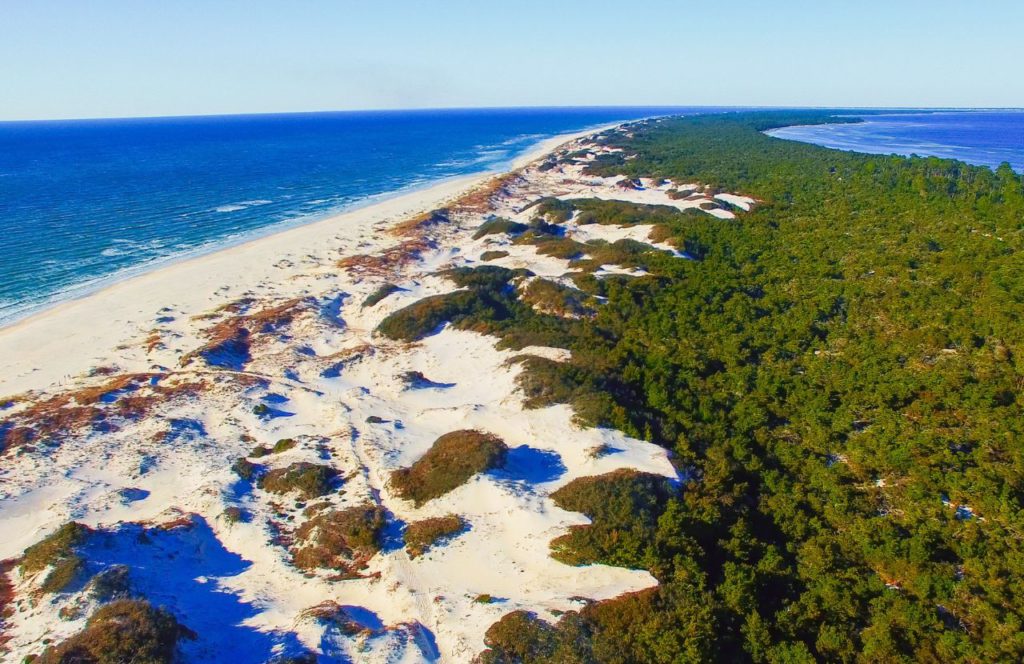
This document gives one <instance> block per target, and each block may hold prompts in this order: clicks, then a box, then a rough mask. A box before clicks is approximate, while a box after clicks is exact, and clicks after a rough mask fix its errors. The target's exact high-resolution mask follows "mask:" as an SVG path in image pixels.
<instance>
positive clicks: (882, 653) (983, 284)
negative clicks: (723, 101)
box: [483, 113, 1024, 662]
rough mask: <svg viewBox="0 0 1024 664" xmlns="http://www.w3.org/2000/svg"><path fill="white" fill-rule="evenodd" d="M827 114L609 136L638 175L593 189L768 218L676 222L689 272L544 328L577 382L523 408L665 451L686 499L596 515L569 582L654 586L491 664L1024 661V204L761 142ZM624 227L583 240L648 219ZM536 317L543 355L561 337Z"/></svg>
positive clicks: (515, 621) (502, 653)
mask: <svg viewBox="0 0 1024 664" xmlns="http://www.w3.org/2000/svg"><path fill="white" fill-rule="evenodd" d="M823 119H824V118H823V117H822V116H821V115H820V114H814V113H750V114H729V115H721V116H705V117H691V118H679V119H667V120H662V121H659V122H648V123H641V124H637V125H633V126H632V127H630V132H629V133H628V134H623V133H609V134H606V135H605V137H604V138H603V140H604V141H605V142H606V143H607V144H608V145H610V146H613V147H621V148H622V149H623V150H624V153H625V154H635V155H636V157H635V158H632V159H628V160H627V159H623V158H622V157H621V156H620V157H615V156H614V155H613V156H611V157H605V158H603V159H601V160H599V161H598V162H597V163H595V164H593V165H592V166H590V170H591V172H594V173H598V174H602V175H622V174H624V175H626V176H628V177H659V178H670V179H672V180H673V181H675V182H678V183H686V182H699V183H703V184H707V185H711V186H713V187H720V188H721V189H722V190H723V191H730V192H738V193H743V194H746V195H750V196H753V197H755V198H756V199H758V201H759V204H758V205H756V206H755V208H754V209H753V210H752V211H750V212H741V213H739V214H738V216H737V219H735V220H720V219H715V218H712V217H710V216H707V215H704V216H700V215H692V214H690V215H687V214H677V215H673V214H668V213H666V212H665V210H664V209H658V210H657V211H656V212H652V214H656V215H657V217H658V221H659V223H660V224H661V226H662V230H661V233H662V234H663V235H664V236H666V237H669V238H672V239H674V240H675V242H676V244H677V246H680V247H683V246H685V247H686V249H687V251H688V253H690V255H691V256H694V257H696V260H682V259H678V258H673V257H671V256H670V255H669V254H667V253H665V254H656V255H645V256H644V262H645V267H646V268H647V269H648V270H649V271H650V273H651V274H650V275H649V276H645V277H641V278H627V277H608V278H605V279H594V278H587V277H586V276H585V275H584V276H581V278H578V279H577V280H576V282H577V284H578V285H580V287H581V288H582V289H584V290H585V291H587V292H588V293H590V294H591V295H599V296H601V297H602V298H606V300H604V302H605V304H603V306H601V307H600V308H599V309H598V312H597V314H596V316H594V317H593V318H591V319H589V320H588V321H587V323H586V324H580V325H573V326H567V325H566V324H565V323H564V321H563V322H558V323H555V322H553V321H552V323H551V325H552V329H553V330H557V333H556V334H555V335H553V338H554V337H557V339H558V340H559V341H560V342H562V343H561V344H560V345H568V346H569V347H570V348H571V350H572V353H573V360H572V364H571V365H569V366H565V367H558V366H552V363H547V364H545V363H543V362H535V363H533V365H534V366H532V367H528V369H529V371H528V375H527V377H526V378H525V382H524V385H526V386H527V387H529V388H532V390H533V391H532V394H534V396H536V395H541V397H540V398H539V401H540V402H544V400H545V395H547V396H546V398H547V399H548V400H559V399H561V400H567V401H572V402H573V403H575V404H576V405H577V406H578V411H579V412H580V413H581V415H582V416H583V417H584V418H585V419H587V420H589V421H590V422H591V423H592V424H602V425H607V426H612V427H615V428H618V429H621V430H624V431H626V432H628V433H630V434H632V435H636V436H639V437H643V438H646V439H648V440H651V441H653V442H655V443H658V444H660V445H662V446H664V447H666V448H668V449H670V450H671V451H672V452H673V453H674V460H675V462H676V463H677V464H678V466H679V468H680V470H681V472H682V474H683V476H684V477H685V478H686V481H685V482H684V483H683V485H682V487H681V488H680V489H679V490H678V491H676V492H675V493H672V494H670V495H665V494H664V492H663V491H662V490H659V493H658V495H657V499H656V500H653V499H651V500H645V501H640V502H639V503H637V504H640V503H642V504H644V505H645V508H644V509H643V510H639V511H637V516H636V520H637V522H636V523H629V522H628V519H627V520H626V522H624V521H623V519H622V514H623V513H624V512H623V511H622V510H619V511H615V510H613V509H611V508H606V509H605V510H603V511H602V512H599V513H596V514H595V517H594V526H592V527H591V528H592V529H593V532H592V533H590V534H589V535H587V534H584V533H579V532H574V533H573V535H572V536H571V537H569V538H562V539H561V540H560V541H559V542H558V544H557V555H559V556H560V557H561V559H563V560H573V561H578V562H587V561H591V560H604V561H607V562H610V563H619V564H621V563H622V562H623V560H627V561H629V562H631V564H633V565H635V566H643V567H646V568H648V569H649V570H650V571H651V572H652V573H653V574H654V575H655V576H657V577H658V579H659V581H660V585H659V587H658V589H657V590H655V591H651V592H647V593H641V594H638V595H634V596H629V597H625V598H621V599H619V600H613V601H610V602H605V603H600V604H597V605H593V606H590V607H588V608H586V609H584V610H582V611H580V612H578V613H577V612H574V613H570V614H567V615H565V616H563V618H562V619H561V620H560V621H559V622H558V623H556V624H555V625H548V624H546V623H543V622H541V621H538V619H536V618H535V617H532V616H529V615H524V614H520V613H517V614H513V615H510V616H508V617H507V619H506V620H505V621H503V622H502V623H499V624H497V625H495V626H494V628H492V630H491V632H489V633H488V643H489V645H490V646H491V648H490V650H488V651H487V652H486V653H485V654H484V656H483V658H484V659H485V660H487V661H508V662H512V661H551V662H555V661H559V662H562V661H594V660H599V661H608V662H627V661H651V662H676V661H694V660H707V659H714V660H718V661H754V662H801V661H815V660H818V661H842V662H854V661H863V662H901V661H926V662H948V661H961V662H983V661H1021V660H1022V659H1024V542H1022V536H1024V515H1022V512H1021V504H1022V498H1024V493H1022V492H1024V476H1022V473H1024V442H1022V441H1024V439H1022V431H1021V430H1022V428H1024V418H1022V405H1024V395H1022V394H1021V389H1022V386H1024V327H1022V325H1021V321H1020V317H1021V314H1022V312H1024V302H1022V301H1024V266H1022V263H1021V256H1019V255H1018V254H1017V252H1018V251H1021V249H1022V237H1021V229H1022V226H1024V186H1022V181H1021V178H1020V176H1018V175H1017V174H1015V173H1014V172H1013V171H1012V170H1011V169H1010V168H1009V167H1008V166H1004V167H1001V168H999V169H996V170H995V171H993V170H991V169H987V168H981V167H973V166H969V165H966V164H963V163H960V162H956V161H951V160H944V159H937V158H902V157H889V156H869V155H862V154H856V153H849V152H839V151H834V150H828V149H824V148H818V147H815V146H810V145H805V144H801V143H795V142H789V141H782V140H778V139H774V138H770V137H768V136H765V135H764V134H762V133H761V131H762V130H764V129H767V128H770V127H774V126H782V125H788V124H797V123H813V122H820V121H822V120H823ZM612 208H614V206H593V207H592V208H590V209H588V211H587V213H588V215H590V216H591V217H596V219H593V218H592V219H589V220H590V221H598V222H599V221H600V218H601V217H602V216H615V215H618V216H619V217H620V218H621V217H622V215H626V216H629V215H636V214H637V211H636V210H635V209H623V210H618V211H615V210H614V209H612ZM556 221H557V220H556ZM510 311H511V312H512V315H520V314H516V311H518V310H516V309H515V308H512V309H511V310H510ZM520 317H521V318H522V319H523V320H524V322H525V321H526V318H529V321H528V324H529V326H530V329H531V330H532V332H531V335H532V336H531V339H533V340H534V341H536V337H537V335H538V334H540V333H539V332H537V330H538V329H542V328H543V320H544V317H541V316H536V315H532V314H531V315H527V314H521V315H520ZM495 328H499V329H500V331H501V333H503V334H505V335H506V337H508V336H512V337H514V336H515V334H516V332H515V331H514V330H513V328H514V324H513V323H512V322H510V321H509V320H504V321H503V322H502V323H501V325H500V326H491V329H495ZM566 339H568V342H567V343H566ZM538 383H541V385H540V387H538ZM544 385H548V386H549V387H550V389H548V390H547V391H545V389H543V388H544ZM552 386H553V387H552ZM535 401H537V399H535ZM637 486H640V485H637ZM594 490H595V489H594V487H588V489H587V491H588V492H593V491H594ZM637 490H639V489H637ZM631 491H633V490H630V491H624V490H623V486H622V485H621V478H619V482H618V483H617V484H616V483H612V484H610V485H609V488H608V489H607V495H606V496H604V498H602V499H601V500H604V501H606V502H608V501H623V500H628V501H633V502H627V503H623V504H624V505H628V504H634V503H636V501H637V498H636V496H635V495H632V494H631ZM588 495H590V494H588ZM589 499H590V500H596V499H597V498H595V497H594V496H593V495H590V498H589ZM603 513H608V514H612V513H614V514H615V515H616V516H615V518H611V517H607V518H603V517H602V514H603ZM616 542H623V543H628V546H629V550H628V552H623V551H622V550H621V548H620V549H617V548H616V546H615V543H616ZM573 546H575V547H576V550H575V551H570V550H568V548H570V547H573Z"/></svg>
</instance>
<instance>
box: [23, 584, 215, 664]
mask: <svg viewBox="0 0 1024 664" xmlns="http://www.w3.org/2000/svg"><path fill="white" fill-rule="evenodd" d="M182 638H195V635H194V634H193V633H192V632H191V631H190V630H188V629H187V628H185V627H183V626H182V625H181V624H179V623H178V621H177V620H176V619H175V618H174V616H173V615H171V614H170V613H168V612H167V611H165V610H164V609H157V608H154V607H153V606H151V605H150V604H149V602H146V601H143V600H130V599H122V600H117V601H114V602H111V603H110V604H105V605H103V606H101V607H100V608H99V609H97V610H96V612H95V613H93V614H92V616H90V617H89V620H88V621H87V622H86V624H85V629H83V630H82V631H81V632H79V633H78V634H75V635H74V636H72V637H70V638H69V639H67V640H66V641H64V642H63V643H61V644H59V645H56V646H50V647H48V648H47V649H46V650H44V651H43V654H42V655H40V656H39V657H38V658H37V659H36V660H35V662H36V664H72V663H78V662H82V663H87V664H125V663H126V662H131V664H170V663H171V662H173V661H174V660H175V651H176V649H177V644H178V641H179V640H180V639H182Z"/></svg>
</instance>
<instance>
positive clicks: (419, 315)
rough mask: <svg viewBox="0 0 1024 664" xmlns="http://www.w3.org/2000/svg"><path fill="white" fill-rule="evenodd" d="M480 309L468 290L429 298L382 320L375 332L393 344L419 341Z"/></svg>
mask: <svg viewBox="0 0 1024 664" xmlns="http://www.w3.org/2000/svg"><path fill="white" fill-rule="evenodd" d="M481 306H484V305H483V304H482V303H481V301H480V298H479V297H478V296H477V295H476V293H473V292H471V291H457V292H455V293H446V294H443V295H432V296H430V297H425V298H423V299H422V300H419V301H418V302H414V303H413V304H410V305H409V306H407V307H405V308H404V309H399V310H398V311H396V312H394V313H393V314H391V315H390V316H388V317H387V318H385V319H384V320H383V321H381V323H380V325H379V326H378V327H377V331H378V332H380V333H381V334H383V335H384V336H386V337H388V338H390V339H395V340H396V341H419V340H420V339H423V338H425V337H428V336H430V335H431V334H433V333H434V332H436V331H437V329H438V328H439V327H440V326H441V325H442V324H443V323H447V322H457V321H459V320H461V319H463V318H466V317H468V316H469V315H471V314H472V313H473V312H474V311H476V310H477V309H478V308H480V307H481Z"/></svg>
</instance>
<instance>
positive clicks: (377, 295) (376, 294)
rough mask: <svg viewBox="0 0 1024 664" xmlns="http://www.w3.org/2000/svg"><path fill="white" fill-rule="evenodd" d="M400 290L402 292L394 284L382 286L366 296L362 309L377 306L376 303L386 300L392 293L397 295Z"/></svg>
mask: <svg viewBox="0 0 1024 664" xmlns="http://www.w3.org/2000/svg"><path fill="white" fill-rule="evenodd" d="M400 290H402V289H401V287H399V286H396V285H395V284H391V283H388V284H384V285H383V286H381V287H380V288H378V289H377V290H375V291H373V292H372V293H370V295H368V296H367V298H366V299H365V300H363V308H364V309H365V308H367V307H372V306H373V305H375V304H377V303H378V302H380V301H381V300H383V299H384V298H386V297H387V296H388V295H391V294H392V293H397V292H398V291H400Z"/></svg>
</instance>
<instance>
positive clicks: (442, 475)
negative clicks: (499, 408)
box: [388, 429, 508, 506]
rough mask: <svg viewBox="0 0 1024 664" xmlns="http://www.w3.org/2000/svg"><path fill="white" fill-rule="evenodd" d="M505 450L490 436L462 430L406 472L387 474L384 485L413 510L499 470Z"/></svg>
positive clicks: (443, 438)
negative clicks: (412, 507)
mask: <svg viewBox="0 0 1024 664" xmlns="http://www.w3.org/2000/svg"><path fill="white" fill-rule="evenodd" d="M507 453H508V446H507V445H505V443H504V442H503V441H502V440H501V439H500V438H498V437H497V436H495V435H494V434H490V433H484V432H482V431H475V430H472V429H465V430H460V431H452V432H451V433H446V434H444V435H443V436H441V437H440V438H438V439H437V440H436V441H434V445H433V446H432V447H431V448H430V450H428V451H427V453H426V454H424V455H423V456H422V457H420V458H419V460H417V461H416V463H414V464H413V465H412V466H410V467H409V468H399V469H398V470H396V471H394V472H393V473H391V478H390V480H389V482H388V484H389V486H390V487H391V489H392V490H393V491H394V492H395V493H396V494H398V496H400V497H402V498H405V499H406V500H411V501H413V502H414V503H415V504H416V505H417V506H420V505H422V504H423V503H425V502H427V501H428V500H431V499H433V498H437V497H438V496H443V495H444V494H446V493H448V492H449V491H452V490H453V489H456V488H457V487H459V486H461V485H463V484H465V483H466V481H467V480H469V479H470V478H471V477H473V476H474V475H476V474H477V473H482V472H485V471H487V470H490V469H492V468H497V467H500V466H501V465H503V464H504V462H505V455H506V454H507Z"/></svg>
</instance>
